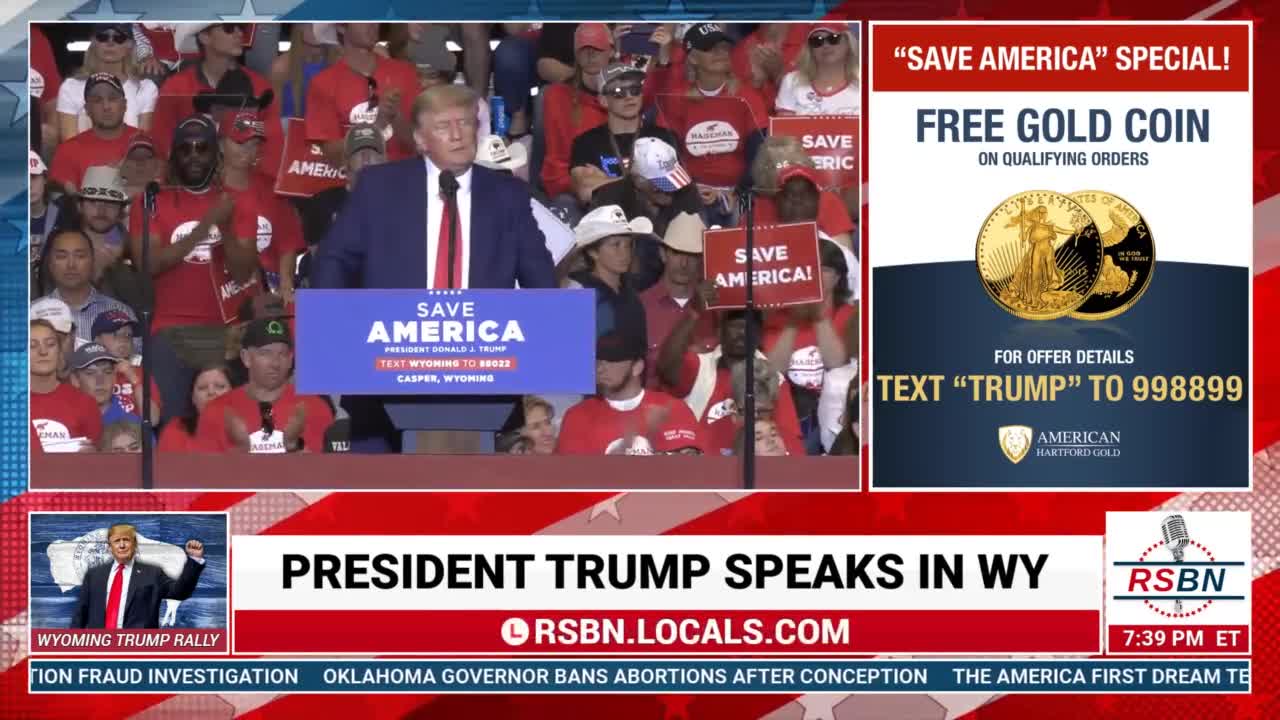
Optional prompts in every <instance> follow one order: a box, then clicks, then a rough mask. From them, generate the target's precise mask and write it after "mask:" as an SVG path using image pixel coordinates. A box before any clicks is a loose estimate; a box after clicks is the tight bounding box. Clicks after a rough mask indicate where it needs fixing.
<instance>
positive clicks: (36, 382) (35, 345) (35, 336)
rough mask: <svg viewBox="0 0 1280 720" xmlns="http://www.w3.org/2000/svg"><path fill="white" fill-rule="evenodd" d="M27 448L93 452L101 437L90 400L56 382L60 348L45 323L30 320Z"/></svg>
mask: <svg viewBox="0 0 1280 720" xmlns="http://www.w3.org/2000/svg"><path fill="white" fill-rule="evenodd" d="M29 346H30V358H31V428H32V432H31V448H32V450H33V451H39V450H43V451H44V452H93V451H94V449H95V448H96V447H97V445H98V440H99V439H100V438H101V436H102V413H101V412H100V411H99V410H98V404H97V403H96V402H94V400H93V398H91V397H89V396H88V395H86V394H84V393H82V392H80V391H79V390H77V389H75V388H74V387H72V386H71V385H70V384H68V383H65V382H62V381H61V380H59V379H58V368H59V367H60V366H61V365H62V347H61V343H60V342H59V340H58V333H57V331H56V330H54V329H53V325H51V324H50V323H49V322H48V321H47V320H32V321H31V341H30V343H29Z"/></svg>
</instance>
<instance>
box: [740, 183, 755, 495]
mask: <svg viewBox="0 0 1280 720" xmlns="http://www.w3.org/2000/svg"><path fill="white" fill-rule="evenodd" d="M735 190H736V192H737V193H738V202H739V204H740V206H741V208H740V209H741V211H742V222H743V223H744V227H745V228H746V251H747V267H746V272H747V277H746V281H747V282H746V288H745V289H746V298H747V299H746V331H747V332H746V338H744V339H745V340H746V344H747V357H746V358H745V367H743V370H744V371H745V375H746V378H747V387H746V392H745V393H744V394H743V396H742V418H743V420H744V421H745V423H746V426H745V429H746V434H745V441H744V442H743V443H742V487H743V489H744V490H754V489H755V487H756V444H755V441H754V440H753V438H754V437H755V427H756V382H755V377H756V373H755V370H756V347H757V346H758V345H759V339H758V338H757V337H756V327H755V313H756V305H755V278H754V275H755V258H754V257H753V255H754V254H755V235H756V233H755V227H754V225H755V187H754V185H753V184H752V183H749V182H743V183H740V184H739V185H738V187H737V188H736V189H735Z"/></svg>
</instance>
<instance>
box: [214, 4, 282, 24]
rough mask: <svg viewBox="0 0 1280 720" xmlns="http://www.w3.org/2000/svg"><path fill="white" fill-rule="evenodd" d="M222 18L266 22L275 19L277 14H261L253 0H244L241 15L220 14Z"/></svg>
mask: <svg viewBox="0 0 1280 720" xmlns="http://www.w3.org/2000/svg"><path fill="white" fill-rule="evenodd" d="M218 17H219V18H220V19H222V20H227V21H231V20H240V21H242V22H265V21H267V20H274V19H275V18H276V16H275V15H259V14H258V8H256V7H254V6H253V0H244V5H243V6H241V7H240V14H239V15H218Z"/></svg>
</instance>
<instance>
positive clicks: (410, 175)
mask: <svg viewBox="0 0 1280 720" xmlns="http://www.w3.org/2000/svg"><path fill="white" fill-rule="evenodd" d="M428 202H438V200H437V198H428V197H427V168H426V164H425V163H424V162H423V160H422V158H420V157H414V158H409V159H407V160H401V161H399V162H393V163H387V164H385V165H375V166H373V167H369V168H366V169H364V170H362V171H361V172H360V180H359V182H357V183H356V187H355V190H353V191H352V193H351V197H349V198H348V199H347V202H346V204H345V205H343V207H342V211H341V212H340V213H338V217H337V219H336V220H335V221H334V223H333V226H332V228H331V229H330V230H329V234H328V235H326V236H325V237H324V239H323V240H322V241H321V242H320V247H319V248H318V250H317V253H316V256H315V259H314V260H313V261H312V266H311V287H313V288H426V287H427V285H428V283H427V203H428ZM470 236H471V239H470V242H471V266H470V269H469V274H468V278H467V279H468V283H467V286H468V287H472V288H513V287H515V284H516V281H517V280H518V281H519V282H520V287H522V288H553V287H555V286H556V279H555V265H554V264H553V263H552V260H551V253H550V252H549V251H548V250H547V245H546V239H545V238H544V237H543V236H542V231H541V230H539V229H538V223H537V222H536V221H535V220H534V219H533V211H532V210H531V209H530V207H529V188H528V186H527V185H526V184H525V183H524V182H523V181H522V180H519V179H518V178H515V177H512V176H510V175H505V174H503V173H499V172H496V171H494V170H489V169H488V168H483V167H480V166H478V165H476V166H473V167H472V168H471V232H470ZM459 239H461V238H459ZM431 241H432V242H435V239H434V238H433V239H432V240H431Z"/></svg>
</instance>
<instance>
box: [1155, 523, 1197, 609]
mask: <svg viewBox="0 0 1280 720" xmlns="http://www.w3.org/2000/svg"><path fill="white" fill-rule="evenodd" d="M1160 532H1161V533H1162V534H1163V535H1164V544H1165V546H1166V547H1168V548H1169V552H1170V553H1172V554H1173V561H1174V562H1176V563H1180V562H1182V559H1183V550H1184V549H1185V548H1186V547H1187V544H1188V543H1190V542H1191V536H1190V535H1188V534H1187V521H1186V520H1184V519H1183V517H1182V516H1181V515H1170V516H1168V517H1166V518H1165V519H1164V520H1163V521H1161V523H1160ZM1173 611H1174V612H1176V613H1180V612H1182V601H1181V600H1174V601H1173Z"/></svg>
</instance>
